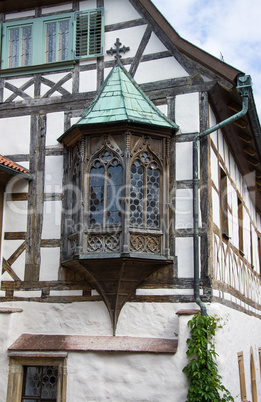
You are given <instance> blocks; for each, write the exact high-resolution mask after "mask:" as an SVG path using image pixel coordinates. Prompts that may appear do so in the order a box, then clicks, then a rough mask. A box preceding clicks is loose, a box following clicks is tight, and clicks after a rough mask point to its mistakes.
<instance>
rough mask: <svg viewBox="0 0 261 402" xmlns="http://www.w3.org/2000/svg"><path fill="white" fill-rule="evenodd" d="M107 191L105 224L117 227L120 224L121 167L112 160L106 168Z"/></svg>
mask: <svg viewBox="0 0 261 402" xmlns="http://www.w3.org/2000/svg"><path fill="white" fill-rule="evenodd" d="M108 179H109V180H108V189H107V223H108V224H113V225H119V224H120V223H121V211H120V203H119V200H120V197H121V186H122V166H121V165H120V163H119V161H118V160H117V159H114V160H113V161H112V163H111V164H110V166H109V168H108Z"/></svg>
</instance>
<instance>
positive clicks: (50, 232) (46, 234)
mask: <svg viewBox="0 0 261 402" xmlns="http://www.w3.org/2000/svg"><path fill="white" fill-rule="evenodd" d="M61 214H62V202H61V201H45V202H44V210H43V230H42V239H60V236H61Z"/></svg>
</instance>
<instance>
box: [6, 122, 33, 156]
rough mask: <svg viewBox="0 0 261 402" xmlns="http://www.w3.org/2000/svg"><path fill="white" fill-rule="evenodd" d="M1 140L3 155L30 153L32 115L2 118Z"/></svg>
mask: <svg viewBox="0 0 261 402" xmlns="http://www.w3.org/2000/svg"><path fill="white" fill-rule="evenodd" d="M6 138H8V141H6ZM0 141H1V155H15V154H29V150H30V116H17V117H15V118H14V117H7V118H4V119H0Z"/></svg>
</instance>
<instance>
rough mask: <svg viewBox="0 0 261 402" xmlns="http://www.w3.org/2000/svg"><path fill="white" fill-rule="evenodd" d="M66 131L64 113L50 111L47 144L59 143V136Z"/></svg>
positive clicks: (47, 125)
mask: <svg viewBox="0 0 261 402" xmlns="http://www.w3.org/2000/svg"><path fill="white" fill-rule="evenodd" d="M63 133H64V113H63V112H57V113H49V114H48V115H47V124H46V146H51V145H58V142H57V138H58V137H60V136H61V135H62V134H63Z"/></svg>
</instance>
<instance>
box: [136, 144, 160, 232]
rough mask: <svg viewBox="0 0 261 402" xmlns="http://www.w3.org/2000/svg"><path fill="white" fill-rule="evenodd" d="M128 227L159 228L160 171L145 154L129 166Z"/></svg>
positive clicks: (150, 157)
mask: <svg viewBox="0 0 261 402" xmlns="http://www.w3.org/2000/svg"><path fill="white" fill-rule="evenodd" d="M130 226H131V227H140V228H142V227H143V228H144V227H145V228H148V229H159V227H160V170H159V168H158V165H157V163H156V162H155V161H154V160H153V158H152V156H151V155H150V154H149V153H147V152H144V153H143V154H141V155H140V156H139V157H138V158H137V159H136V160H135V161H134V163H133V164H132V166H131V188H130Z"/></svg>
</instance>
